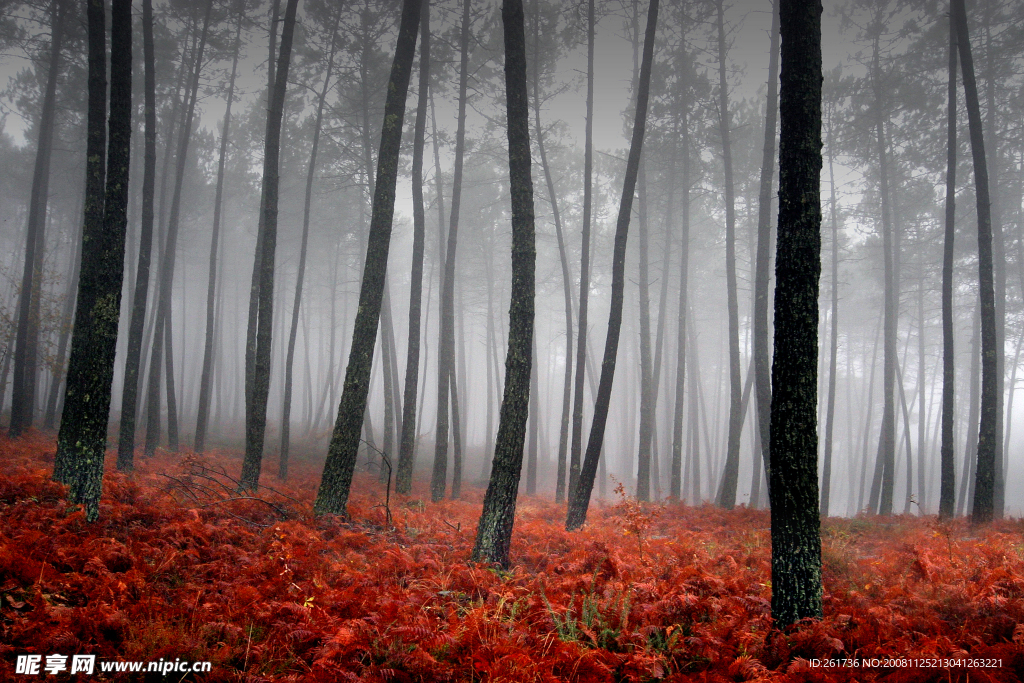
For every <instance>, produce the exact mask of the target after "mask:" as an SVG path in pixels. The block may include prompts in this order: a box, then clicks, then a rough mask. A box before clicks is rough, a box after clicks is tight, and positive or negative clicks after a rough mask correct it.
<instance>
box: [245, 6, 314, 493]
mask: <svg viewBox="0 0 1024 683" xmlns="http://www.w3.org/2000/svg"><path fill="white" fill-rule="evenodd" d="M298 4H299V2H298V0H288V4H287V5H285V11H284V24H283V26H282V27H281V50H280V54H279V55H278V57H277V69H276V72H275V75H274V81H273V83H274V87H273V89H272V92H271V96H270V106H269V108H268V110H267V130H266V134H265V138H264V148H263V149H264V151H263V191H262V196H261V202H260V204H261V205H260V216H261V223H262V224H263V228H262V230H260V232H261V233H262V237H263V239H262V244H259V245H257V248H256V255H257V257H258V258H256V259H255V260H254V271H253V272H254V275H256V274H257V273H258V284H259V286H258V289H257V291H256V292H253V293H252V294H254V295H255V296H256V298H257V301H258V303H257V305H256V324H255V330H256V334H255V335H254V339H253V342H254V347H253V348H246V355H247V356H249V355H251V357H252V362H251V363H246V370H247V371H248V372H247V373H246V375H247V377H246V386H247V387H248V388H249V389H250V390H249V391H247V392H246V394H247V396H246V398H247V400H246V405H245V408H246V410H245V458H244V459H243V460H242V474H241V477H240V478H239V489H240V490H242V491H255V490H256V489H257V488H258V486H259V481H260V470H261V469H262V465H263V442H264V438H265V436H266V427H267V395H268V394H269V392H270V349H271V341H272V336H273V334H272V332H273V311H274V256H275V252H276V250H277V209H278V203H277V200H278V185H279V180H280V178H279V175H278V174H279V160H280V154H281V121H282V118H283V116H284V98H285V93H286V91H287V87H288V67H289V64H290V62H291V52H292V36H293V35H294V32H295V13H296V8H297V7H298ZM257 241H259V240H257ZM253 279H254V280H256V279H257V278H255V277H254V278H253ZM249 305H250V310H252V302H251V301H250V304H249ZM247 346H248V345H247Z"/></svg>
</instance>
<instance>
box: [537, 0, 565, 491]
mask: <svg viewBox="0 0 1024 683" xmlns="http://www.w3.org/2000/svg"><path fill="white" fill-rule="evenodd" d="M533 14H534V20H533V62H534V67H533V117H534V128H535V130H536V135H537V152H538V153H539V155H540V165H541V169H542V170H543V171H544V183H545V185H546V186H547V190H548V198H549V199H550V200H551V218H552V220H553V221H554V223H555V239H556V240H557V242H558V260H559V264H560V265H561V267H562V293H563V296H564V299H565V378H564V381H563V384H562V417H561V420H560V421H559V423H558V461H557V467H558V473H557V475H556V478H555V502H556V503H561V502H563V501H564V500H565V479H566V477H565V466H566V455H567V451H568V447H569V412H570V410H571V406H572V281H571V276H570V275H569V259H568V257H567V256H566V252H565V238H564V237H563V235H562V214H561V212H560V211H559V209H558V194H557V193H556V192H555V181H554V178H553V177H552V175H551V167H550V165H549V164H548V155H547V151H546V150H545V148H544V129H543V127H542V126H541V122H540V69H541V60H540V2H539V0H534V4H533Z"/></svg>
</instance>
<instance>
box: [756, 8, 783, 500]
mask: <svg viewBox="0 0 1024 683" xmlns="http://www.w3.org/2000/svg"><path fill="white" fill-rule="evenodd" d="M779 1H780V0H775V2H774V3H773V5H772V37H771V45H770V48H769V49H770V54H769V56H768V100H767V103H766V106H765V122H764V147H763V149H762V153H761V184H760V189H759V190H758V194H757V251H756V253H755V256H754V321H753V330H752V332H753V341H754V343H753V346H754V349H753V350H754V390H755V392H756V393H755V399H756V404H755V408H756V411H755V412H756V414H757V429H758V435H759V437H760V442H761V459H762V461H763V462H764V469H765V474H768V473H769V472H770V471H771V462H770V461H769V460H768V444H769V443H770V442H771V433H770V432H771V404H772V384H771V353H770V350H769V343H768V299H769V297H770V295H771V291H770V280H769V270H770V267H771V263H770V262H771V242H772V225H771V213H772V176H773V175H774V174H775V126H776V124H777V122H778V114H779V94H778V83H779ZM769 479H770V476H769ZM758 485H760V480H759V481H758ZM768 494H769V498H771V490H770V489H769V491H768ZM750 504H751V505H755V504H756V501H754V500H753V496H751V501H750Z"/></svg>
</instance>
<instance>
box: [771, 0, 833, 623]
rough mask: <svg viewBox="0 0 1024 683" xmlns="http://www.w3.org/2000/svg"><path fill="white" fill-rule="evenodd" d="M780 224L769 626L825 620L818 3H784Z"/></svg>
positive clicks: (817, 0)
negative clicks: (820, 406)
mask: <svg viewBox="0 0 1024 683" xmlns="http://www.w3.org/2000/svg"><path fill="white" fill-rule="evenodd" d="M780 1H781V6H780V16H779V22H780V24H779V28H780V32H781V36H782V55H781V56H782V73H781V80H780V102H779V112H780V115H781V123H782V125H781V131H780V137H779V223H778V226H779V227H778V232H779V236H778V246H777V251H776V260H775V282H776V285H775V354H774V359H773V362H772V404H771V416H772V424H771V445H770V449H771V470H770V476H771V484H770V490H771V492H772V495H771V502H772V509H771V514H772V528H771V533H772V619H773V620H774V621H775V626H776V627H777V628H783V627H786V626H789V625H790V624H793V623H795V622H796V621H798V620H800V619H804V618H807V617H810V618H820V617H821V592H822V588H821V538H820V535H819V525H820V521H819V516H818V436H817V425H816V422H817V390H818V380H817V354H818V278H819V276H820V274H821V233H820V230H821V202H820V192H821V187H820V175H821V84H822V71H821V13H822V7H821V0H780Z"/></svg>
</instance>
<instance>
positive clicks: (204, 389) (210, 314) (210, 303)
mask: <svg viewBox="0 0 1024 683" xmlns="http://www.w3.org/2000/svg"><path fill="white" fill-rule="evenodd" d="M244 10H245V5H244V3H242V2H239V7H238V23H237V24H236V25H235V42H234V50H233V52H234V54H233V55H232V58H231V76H230V77H229V78H228V94H227V104H226V106H225V108H224V124H223V126H222V127H221V132H220V156H219V157H218V161H217V189H216V190H215V192H214V197H213V230H212V233H211V235H210V269H209V274H208V275H207V280H206V282H207V285H206V336H205V341H204V343H203V367H202V370H201V373H200V377H199V408H198V411H197V415H196V436H195V442H194V447H193V450H195V452H196V453H202V452H203V451H204V450H205V449H206V430H207V427H208V425H209V422H210V399H211V397H212V396H213V361H214V356H215V354H216V352H215V350H214V346H213V341H214V332H215V330H216V326H215V325H216V320H215V318H214V313H215V309H216V303H217V296H216V294H217V264H218V259H217V252H218V250H219V248H220V228H221V211H222V209H223V204H224V165H225V163H226V162H227V156H228V140H229V139H230V135H231V105H232V103H233V102H234V98H235V76H236V75H237V73H238V56H239V52H240V51H241V47H242V20H243V19H244V17H245V11H244Z"/></svg>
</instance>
